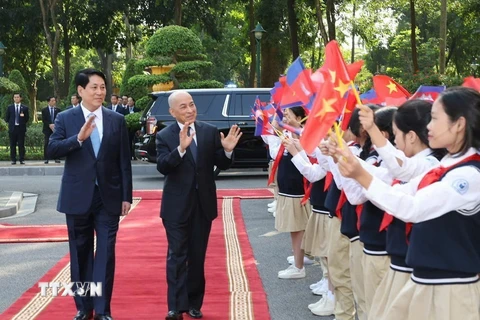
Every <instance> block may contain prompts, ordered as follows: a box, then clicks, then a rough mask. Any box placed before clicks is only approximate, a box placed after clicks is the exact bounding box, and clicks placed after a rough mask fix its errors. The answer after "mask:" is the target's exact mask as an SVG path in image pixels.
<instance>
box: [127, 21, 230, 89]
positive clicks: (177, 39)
mask: <svg viewBox="0 0 480 320" xmlns="http://www.w3.org/2000/svg"><path fill="white" fill-rule="evenodd" d="M145 51H146V57H145V59H143V60H141V61H139V62H138V63H137V64H138V65H139V66H141V67H142V68H146V67H149V66H158V65H169V64H175V66H174V67H173V69H171V70H170V72H167V73H164V74H160V75H136V76H134V77H132V78H130V79H129V80H128V82H129V83H130V82H132V83H135V84H136V85H140V84H143V85H145V86H149V87H150V86H152V85H154V84H157V83H168V82H171V81H173V89H178V88H223V84H222V83H221V82H219V81H215V80H204V75H205V74H206V71H207V70H208V69H209V68H210V67H211V66H212V63H211V62H209V61H206V59H207V58H206V55H205V54H203V52H204V48H203V46H202V42H201V41H200V39H199V38H198V36H197V35H196V34H195V33H194V32H193V31H191V30H190V29H187V28H185V27H181V26H176V25H172V26H167V27H164V28H161V29H158V30H157V31H156V32H155V33H154V35H153V36H152V37H151V38H150V39H149V40H148V42H147V44H146V50H145Z"/></svg>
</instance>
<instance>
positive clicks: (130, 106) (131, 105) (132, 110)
mask: <svg viewBox="0 0 480 320" xmlns="http://www.w3.org/2000/svg"><path fill="white" fill-rule="evenodd" d="M127 101H128V102H127V108H126V109H125V110H126V111H125V114H130V113H135V112H140V109H139V108H137V107H136V106H135V99H133V97H128V99H127Z"/></svg>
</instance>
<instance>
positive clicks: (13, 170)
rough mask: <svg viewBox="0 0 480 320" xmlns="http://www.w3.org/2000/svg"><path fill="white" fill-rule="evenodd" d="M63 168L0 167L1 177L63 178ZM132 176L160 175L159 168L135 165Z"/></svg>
mask: <svg viewBox="0 0 480 320" xmlns="http://www.w3.org/2000/svg"><path fill="white" fill-rule="evenodd" d="M62 174H63V165H62V166H22V167H13V166H12V167H0V176H61V175H62ZM132 174H135V175H160V173H159V172H158V171H157V166H156V165H154V164H152V165H147V164H133V165H132Z"/></svg>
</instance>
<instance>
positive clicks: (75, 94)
mask: <svg viewBox="0 0 480 320" xmlns="http://www.w3.org/2000/svg"><path fill="white" fill-rule="evenodd" d="M73 96H75V97H77V99H78V100H81V98H80V96H79V95H78V94H77V93H74V94H72V95H71V96H70V97H73Z"/></svg>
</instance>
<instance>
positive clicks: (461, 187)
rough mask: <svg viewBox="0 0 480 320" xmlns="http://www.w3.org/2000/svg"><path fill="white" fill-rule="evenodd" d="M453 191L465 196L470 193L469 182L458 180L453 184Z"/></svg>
mask: <svg viewBox="0 0 480 320" xmlns="http://www.w3.org/2000/svg"><path fill="white" fill-rule="evenodd" d="M452 187H453V189H455V191H457V192H458V193H460V194H462V195H463V194H465V193H466V192H467V191H468V181H467V180H465V179H457V180H455V181H454V182H453V184H452Z"/></svg>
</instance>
